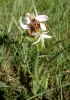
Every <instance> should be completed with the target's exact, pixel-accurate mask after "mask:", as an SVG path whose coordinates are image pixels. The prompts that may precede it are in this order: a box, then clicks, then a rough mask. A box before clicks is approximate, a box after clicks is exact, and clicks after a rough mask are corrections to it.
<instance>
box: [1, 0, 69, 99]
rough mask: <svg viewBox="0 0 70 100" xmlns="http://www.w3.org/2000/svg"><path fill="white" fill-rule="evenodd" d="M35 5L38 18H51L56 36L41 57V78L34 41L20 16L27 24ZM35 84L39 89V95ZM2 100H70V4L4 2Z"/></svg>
mask: <svg viewBox="0 0 70 100" xmlns="http://www.w3.org/2000/svg"><path fill="white" fill-rule="evenodd" d="M34 5H35V7H36V10H37V12H38V14H46V15H47V16H49V20H48V21H47V22H45V24H46V27H47V30H49V33H48V34H49V35H51V36H53V38H52V39H49V40H48V39H47V40H45V48H44V49H43V50H41V52H40V54H39V61H38V65H37V68H38V73H37V74H38V75H37V77H34V62H35V56H36V47H35V46H33V45H32V42H30V41H32V40H31V39H33V38H32V37H30V36H28V34H27V32H26V31H25V30H23V29H21V27H20V25H19V19H20V16H23V21H25V20H24V17H25V15H26V13H27V12H30V13H33V12H34ZM25 35H26V36H27V37H26V36H25ZM28 40H29V41H28ZM33 80H34V81H36V87H38V90H37V92H36V94H35V95H34V94H33V93H32V82H33ZM45 83H46V84H45ZM45 85H46V86H45ZM0 98H1V99H0V100H3V99H4V100H44V98H45V100H70V0H0Z"/></svg>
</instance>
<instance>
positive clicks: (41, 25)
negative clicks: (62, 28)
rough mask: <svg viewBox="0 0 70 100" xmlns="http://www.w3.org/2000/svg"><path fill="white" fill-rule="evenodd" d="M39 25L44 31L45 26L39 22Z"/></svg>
mask: <svg viewBox="0 0 70 100" xmlns="http://www.w3.org/2000/svg"><path fill="white" fill-rule="evenodd" d="M40 27H41V29H42V30H43V31H46V26H45V24H43V23H40Z"/></svg>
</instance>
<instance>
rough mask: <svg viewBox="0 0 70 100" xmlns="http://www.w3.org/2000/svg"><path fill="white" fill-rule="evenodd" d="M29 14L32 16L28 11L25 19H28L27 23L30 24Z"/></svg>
mask: <svg viewBox="0 0 70 100" xmlns="http://www.w3.org/2000/svg"><path fill="white" fill-rule="evenodd" d="M29 16H30V13H27V14H26V17H25V19H26V21H27V24H30V18H29Z"/></svg>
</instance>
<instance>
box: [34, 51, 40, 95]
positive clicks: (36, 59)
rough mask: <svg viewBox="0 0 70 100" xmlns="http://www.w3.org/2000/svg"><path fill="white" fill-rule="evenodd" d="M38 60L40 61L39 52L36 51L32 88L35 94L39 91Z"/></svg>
mask: <svg viewBox="0 0 70 100" xmlns="http://www.w3.org/2000/svg"><path fill="white" fill-rule="evenodd" d="M38 62H39V52H38V51H37V52H36V58H35V65H34V77H35V78H34V79H33V88H32V92H33V93H34V95H36V93H37V81H36V79H37V74H38V70H37V67H38Z"/></svg>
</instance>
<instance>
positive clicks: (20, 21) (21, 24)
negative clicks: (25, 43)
mask: <svg viewBox="0 0 70 100" xmlns="http://www.w3.org/2000/svg"><path fill="white" fill-rule="evenodd" d="M19 24H20V26H21V27H22V28H23V29H29V27H28V26H27V25H25V24H23V23H22V16H21V17H20V20H19Z"/></svg>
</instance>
